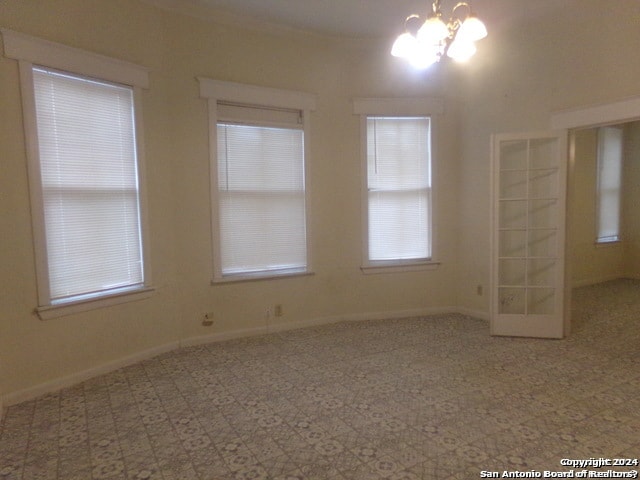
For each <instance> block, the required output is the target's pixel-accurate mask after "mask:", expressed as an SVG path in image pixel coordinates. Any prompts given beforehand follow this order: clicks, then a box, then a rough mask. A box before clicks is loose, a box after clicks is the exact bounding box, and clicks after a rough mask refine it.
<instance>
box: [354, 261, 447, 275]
mask: <svg viewBox="0 0 640 480" xmlns="http://www.w3.org/2000/svg"><path fill="white" fill-rule="evenodd" d="M439 266H440V262H432V261H425V262H412V263H392V264H380V265H363V266H362V267H360V270H361V271H362V273H364V274H365V275H374V274H378V273H404V272H419V271H426V270H436V269H437V268H438V267H439Z"/></svg>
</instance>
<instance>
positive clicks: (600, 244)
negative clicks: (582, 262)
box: [595, 240, 622, 248]
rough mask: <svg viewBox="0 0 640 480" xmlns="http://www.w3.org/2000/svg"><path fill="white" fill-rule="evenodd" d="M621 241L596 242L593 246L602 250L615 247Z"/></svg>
mask: <svg viewBox="0 0 640 480" xmlns="http://www.w3.org/2000/svg"><path fill="white" fill-rule="evenodd" d="M621 243H622V240H600V241H598V240H596V243H595V246H596V248H604V247H614V246H616V245H620V244H621Z"/></svg>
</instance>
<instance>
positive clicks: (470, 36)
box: [456, 15, 487, 42]
mask: <svg viewBox="0 0 640 480" xmlns="http://www.w3.org/2000/svg"><path fill="white" fill-rule="evenodd" d="M486 36H487V27H485V25H484V23H483V22H482V20H480V19H479V18H478V17H476V16H475V15H469V16H468V17H467V18H466V19H465V21H464V22H462V25H460V29H459V30H458V34H457V35H456V38H459V39H461V40H464V41H468V42H476V41H478V40H481V39H483V38H484V37H486Z"/></svg>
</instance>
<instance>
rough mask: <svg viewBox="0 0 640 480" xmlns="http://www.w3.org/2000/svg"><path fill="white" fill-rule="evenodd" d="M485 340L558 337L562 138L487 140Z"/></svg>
mask: <svg viewBox="0 0 640 480" xmlns="http://www.w3.org/2000/svg"><path fill="white" fill-rule="evenodd" d="M491 156H492V196H493V199H492V229H491V230H492V259H491V270H492V272H491V277H492V280H491V322H490V324H491V334H492V335H504V336H517V337H543V338H562V337H563V336H564V334H565V331H564V313H565V303H564V302H565V295H564V279H565V260H564V252H565V216H566V190H567V181H566V178H567V132H566V131H564V130H563V131H555V132H543V133H535V134H498V135H494V136H493V137H492V155H491Z"/></svg>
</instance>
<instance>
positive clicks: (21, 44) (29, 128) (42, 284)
mask: <svg viewBox="0 0 640 480" xmlns="http://www.w3.org/2000/svg"><path fill="white" fill-rule="evenodd" d="M0 32H1V33H2V39H3V43H4V54H5V56H6V57H7V58H11V59H14V60H17V61H18V66H19V71H20V88H21V96H22V111H23V121H24V131H25V137H26V149H27V168H28V174H29V192H30V200H31V211H32V215H31V218H32V228H33V237H34V250H35V261H36V277H37V285H38V307H36V309H35V311H36V313H37V314H38V316H39V317H40V318H41V319H42V320H47V319H51V318H56V317H61V316H65V315H71V314H74V313H78V312H83V311H88V310H93V309H97V308H103V307H107V306H110V305H116V304H120V303H124V302H129V301H136V300H141V299H143V298H147V297H149V296H150V295H151V294H152V293H153V291H154V289H153V287H151V284H152V280H151V261H150V260H151V257H150V251H149V242H148V238H149V234H148V232H149V228H148V215H147V210H146V205H147V202H146V196H147V195H146V182H145V168H144V142H143V141H142V136H143V132H144V128H143V120H142V93H141V92H142V89H143V88H148V86H149V73H148V70H147V69H146V68H144V67H141V66H139V65H135V64H132V63H129V62H124V61H122V60H118V59H114V58H111V57H106V56H103V55H98V54H95V53H92V52H87V51H85V50H80V49H77V48H73V47H69V46H66V45H62V44H59V43H54V42H50V41H48V40H43V39H40V38H36V37H31V36H29V35H25V34H22V33H19V32H15V31H12V30H8V29H0ZM34 65H40V66H43V67H49V68H54V69H57V70H61V71H66V72H69V73H73V74H77V75H81V76H85V77H91V78H95V79H99V80H106V81H109V82H114V83H119V84H123V85H127V86H130V87H132V88H133V96H134V110H135V130H136V150H137V160H138V183H139V199H140V200H139V201H140V227H141V234H142V244H143V263H144V267H143V268H144V278H145V283H144V285H142V286H140V287H134V288H131V289H123V290H121V291H119V292H118V293H113V292H107V293H105V294H104V295H99V296H95V297H92V298H85V299H80V300H72V301H69V302H65V303H60V304H56V305H52V304H51V298H50V290H49V275H48V261H47V250H46V238H45V230H44V211H43V204H42V201H43V198H42V185H41V178H40V167H39V163H40V153H39V143H38V136H37V123H36V122H37V120H36V108H35V94H34V86H33V66H34Z"/></svg>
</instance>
